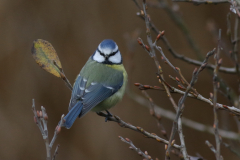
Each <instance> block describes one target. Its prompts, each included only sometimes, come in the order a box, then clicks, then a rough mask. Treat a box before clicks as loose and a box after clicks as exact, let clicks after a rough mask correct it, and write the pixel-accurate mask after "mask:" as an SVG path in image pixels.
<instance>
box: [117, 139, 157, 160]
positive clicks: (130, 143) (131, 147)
mask: <svg viewBox="0 0 240 160" xmlns="http://www.w3.org/2000/svg"><path fill="white" fill-rule="evenodd" d="M119 138H120V139H121V141H123V142H125V143H127V144H129V145H130V147H129V148H130V149H132V150H134V151H136V152H137V153H138V154H139V155H140V156H142V157H144V158H145V159H146V160H147V159H149V160H153V159H152V157H151V156H150V155H148V152H147V151H145V152H143V151H141V150H140V148H137V147H136V146H135V145H134V144H133V142H132V141H131V140H130V139H128V138H125V139H124V138H123V137H121V136H119Z"/></svg>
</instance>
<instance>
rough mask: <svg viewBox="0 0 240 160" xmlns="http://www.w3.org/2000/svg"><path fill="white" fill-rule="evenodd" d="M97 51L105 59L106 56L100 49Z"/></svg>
mask: <svg viewBox="0 0 240 160" xmlns="http://www.w3.org/2000/svg"><path fill="white" fill-rule="evenodd" d="M97 51H98V52H99V53H100V55H102V56H103V57H105V55H104V54H103V53H102V52H101V51H100V50H99V49H97Z"/></svg>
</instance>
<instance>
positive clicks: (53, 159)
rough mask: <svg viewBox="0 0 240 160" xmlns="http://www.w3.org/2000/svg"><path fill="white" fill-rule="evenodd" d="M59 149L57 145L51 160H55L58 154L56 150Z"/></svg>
mask: <svg viewBox="0 0 240 160" xmlns="http://www.w3.org/2000/svg"><path fill="white" fill-rule="evenodd" d="M59 147H60V145H59V144H58V145H57V147H56V149H55V152H54V155H53V158H52V160H55V159H56V156H57V154H58V148H59Z"/></svg>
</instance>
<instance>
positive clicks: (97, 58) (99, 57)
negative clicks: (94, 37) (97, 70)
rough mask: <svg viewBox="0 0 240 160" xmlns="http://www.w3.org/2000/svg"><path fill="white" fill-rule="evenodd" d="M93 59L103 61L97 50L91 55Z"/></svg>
mask: <svg viewBox="0 0 240 160" xmlns="http://www.w3.org/2000/svg"><path fill="white" fill-rule="evenodd" d="M93 60H94V61H97V62H100V63H101V62H104V61H105V58H104V57H103V56H102V55H101V54H100V53H99V52H98V51H96V52H95V54H94V56H93Z"/></svg>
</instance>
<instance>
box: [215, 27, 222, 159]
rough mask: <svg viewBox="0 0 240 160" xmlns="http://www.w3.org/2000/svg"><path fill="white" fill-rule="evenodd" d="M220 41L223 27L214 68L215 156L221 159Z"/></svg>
mask: <svg viewBox="0 0 240 160" xmlns="http://www.w3.org/2000/svg"><path fill="white" fill-rule="evenodd" d="M220 41H221V29H220V30H219V38H218V48H217V52H216V54H215V61H216V63H215V70H214V76H213V106H214V107H213V113H214V125H213V128H214V133H215V141H216V152H215V156H216V159H217V160H221V159H222V157H221V153H220V144H221V143H220V138H219V132H218V115H217V109H218V107H217V90H218V82H217V76H218V68H219V67H220V65H221V63H222V60H221V59H219V53H220Z"/></svg>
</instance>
